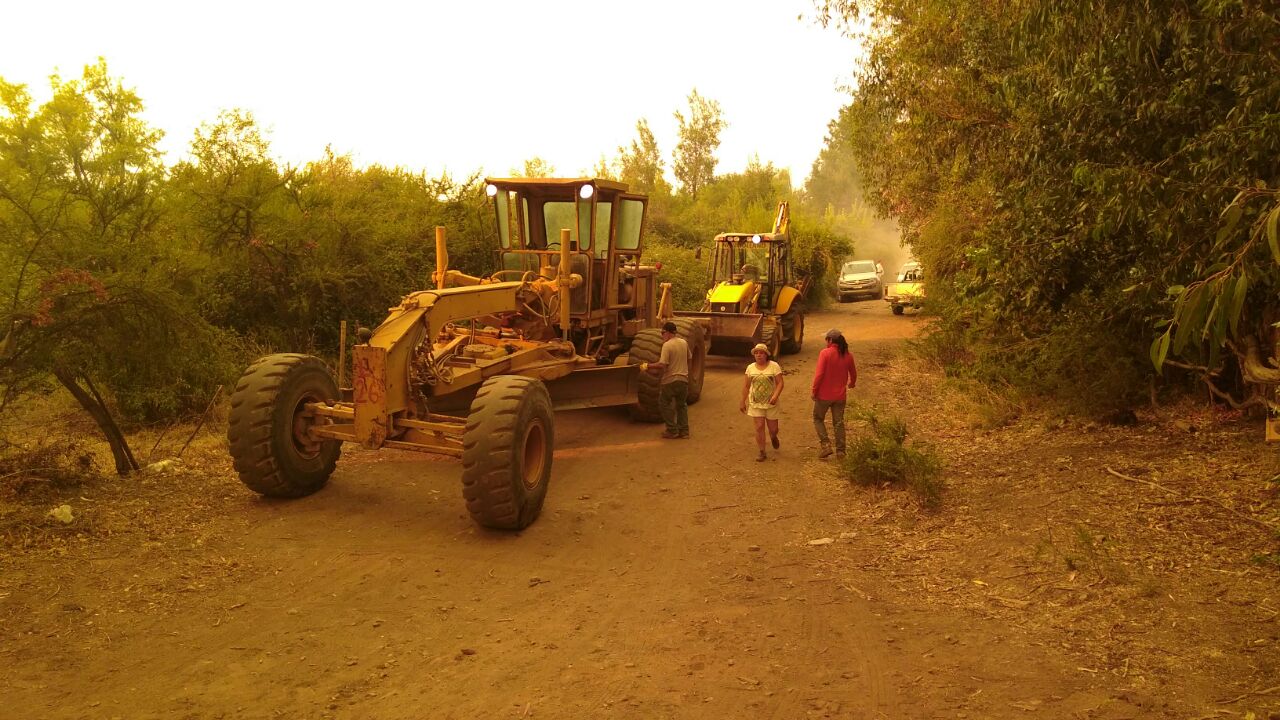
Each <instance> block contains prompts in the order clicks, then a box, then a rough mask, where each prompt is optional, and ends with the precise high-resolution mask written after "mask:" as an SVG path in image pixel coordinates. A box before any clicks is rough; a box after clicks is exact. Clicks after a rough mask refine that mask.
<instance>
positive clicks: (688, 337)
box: [673, 318, 707, 405]
mask: <svg viewBox="0 0 1280 720" xmlns="http://www.w3.org/2000/svg"><path fill="white" fill-rule="evenodd" d="M673 322H675V324H676V333H677V334H679V335H680V337H682V338H684V341H685V342H687V343H689V350H691V351H693V359H692V360H690V361H689V397H688V400H687V402H688V403H689V404H690V405H692V404H694V403H696V402H698V398H701V397H702V380H703V378H704V377H705V376H706V372H707V341H706V333H705V331H704V330H703V329H702V325H701V324H700V323H698V322H697V321H694V320H690V319H689V318H676V319H675V320H674V321H673Z"/></svg>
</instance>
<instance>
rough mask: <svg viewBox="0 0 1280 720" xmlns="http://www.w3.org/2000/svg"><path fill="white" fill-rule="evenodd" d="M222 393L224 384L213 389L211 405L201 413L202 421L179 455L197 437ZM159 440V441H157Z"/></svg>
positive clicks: (179, 454)
mask: <svg viewBox="0 0 1280 720" xmlns="http://www.w3.org/2000/svg"><path fill="white" fill-rule="evenodd" d="M221 394H222V386H221V385H219V386H218V389H217V390H214V391H213V397H211V398H209V406H208V407H206V408H205V409H204V412H203V413H201V415H200V422H198V423H196V429H195V430H192V431H191V437H189V438H187V441H186V442H185V443H183V444H182V449H181V450H179V451H178V457H182V453H184V452H186V451H187V446H188V445H190V444H191V441H192V440H195V439H196V433H198V432H200V428H202V427H204V421H205V418H207V417H209V411H210V410H212V409H213V404H214V403H215V402H217V401H218V396H219V395H221ZM157 442H158V441H157Z"/></svg>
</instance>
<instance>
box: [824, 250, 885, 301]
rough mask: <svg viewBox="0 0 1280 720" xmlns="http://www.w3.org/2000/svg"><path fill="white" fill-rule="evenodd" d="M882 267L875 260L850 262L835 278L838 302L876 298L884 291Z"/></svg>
mask: <svg viewBox="0 0 1280 720" xmlns="http://www.w3.org/2000/svg"><path fill="white" fill-rule="evenodd" d="M883 278H884V266H883V265H881V264H880V263H879V262H878V261H875V260H850V261H849V262H847V263H845V264H844V266H843V267H841V268H840V274H839V276H837V277H836V295H837V296H839V298H840V302H848V301H850V300H852V299H853V298H856V297H869V298H878V297H880V293H881V292H883V291H884V280H883Z"/></svg>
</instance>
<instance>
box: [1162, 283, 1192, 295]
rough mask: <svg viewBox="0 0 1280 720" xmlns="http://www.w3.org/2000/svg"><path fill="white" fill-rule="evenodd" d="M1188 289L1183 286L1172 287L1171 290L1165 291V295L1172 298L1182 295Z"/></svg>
mask: <svg viewBox="0 0 1280 720" xmlns="http://www.w3.org/2000/svg"><path fill="white" fill-rule="evenodd" d="M1186 289H1187V288H1186V287H1185V286H1183V285H1170V286H1169V289H1168V290H1165V294H1167V295H1169V296H1170V297H1172V296H1174V295H1181V294H1182V291H1183V290H1186Z"/></svg>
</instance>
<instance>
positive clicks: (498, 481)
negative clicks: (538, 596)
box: [462, 375, 555, 530]
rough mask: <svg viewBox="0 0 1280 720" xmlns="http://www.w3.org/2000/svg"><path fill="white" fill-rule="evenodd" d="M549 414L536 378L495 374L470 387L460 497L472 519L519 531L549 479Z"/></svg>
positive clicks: (548, 398)
mask: <svg viewBox="0 0 1280 720" xmlns="http://www.w3.org/2000/svg"><path fill="white" fill-rule="evenodd" d="M554 450H555V415H554V412H553V411H552V408H551V396H550V395H549V394H547V386H546V385H543V384H542V381H541V380H535V379H534V378H529V377H524V376H522V375H495V376H493V377H491V378H489V379H488V380H485V381H484V384H483V385H481V386H480V389H479V390H478V391H477V392H476V397H475V400H473V401H472V402H471V412H470V413H469V414H468V415H467V425H466V429H465V430H464V431H463V434H462V497H463V498H465V499H466V501H467V512H469V513H471V519H472V520H475V521H476V522H477V523H478V524H480V525H483V526H484V527H488V528H495V529H498V530H523V529H524V528H526V527H528V526H529V524H530V523H532V522H533V521H534V520H536V519H537V518H538V513H540V512H542V502H543V500H545V499H546V497H547V485H548V484H549V483H550V482H551V459H552V455H553V452H554Z"/></svg>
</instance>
